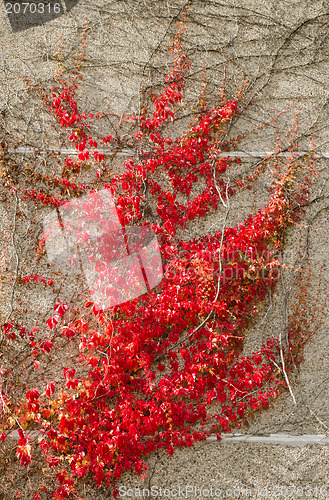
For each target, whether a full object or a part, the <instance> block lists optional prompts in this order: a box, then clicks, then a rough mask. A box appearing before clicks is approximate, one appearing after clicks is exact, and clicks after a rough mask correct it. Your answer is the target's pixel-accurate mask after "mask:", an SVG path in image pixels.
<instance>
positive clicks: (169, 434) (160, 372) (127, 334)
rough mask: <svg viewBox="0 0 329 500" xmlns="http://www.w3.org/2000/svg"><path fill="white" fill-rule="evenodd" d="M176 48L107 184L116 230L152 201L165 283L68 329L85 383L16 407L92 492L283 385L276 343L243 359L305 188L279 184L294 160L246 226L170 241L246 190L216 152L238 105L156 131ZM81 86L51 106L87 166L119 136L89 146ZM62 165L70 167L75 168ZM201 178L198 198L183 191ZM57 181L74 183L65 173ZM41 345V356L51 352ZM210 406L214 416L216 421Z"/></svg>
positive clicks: (22, 454)
mask: <svg viewBox="0 0 329 500" xmlns="http://www.w3.org/2000/svg"><path fill="white" fill-rule="evenodd" d="M172 54H174V56H175V61H174V65H173V69H172V70H171V71H170V73H169V75H168V76H167V78H166V85H165V88H164V91H163V93H162V94H160V95H159V96H157V97H156V98H155V100H154V111H153V114H152V115H147V113H146V111H145V112H143V113H142V114H141V116H133V117H126V118H127V119H130V120H132V121H134V122H135V123H136V124H137V126H138V131H137V133H136V134H135V144H136V145H138V147H139V148H141V155H140V157H139V159H138V160H133V159H129V160H128V161H126V162H125V171H124V173H123V174H121V175H116V176H114V177H113V178H112V180H111V182H110V183H108V184H105V186H104V187H105V188H106V189H108V190H110V192H111V194H112V195H115V196H116V208H117V211H118V214H119V217H120V221H121V223H122V224H123V225H131V224H133V223H134V224H139V225H140V226H143V225H144V226H150V225H151V224H150V223H149V222H145V221H144V220H143V206H144V204H145V203H146V201H147V200H146V195H145V192H146V191H147V193H148V196H149V194H151V195H152V196H154V197H155V200H156V203H157V208H156V211H157V215H158V218H159V219H158V220H159V222H157V223H155V224H153V225H152V228H153V230H154V231H155V232H156V233H157V235H158V238H159V240H160V250H161V256H162V259H163V263H164V272H165V277H164V279H163V281H162V282H161V283H160V285H159V286H158V287H157V289H156V290H153V291H151V292H150V293H148V294H147V295H143V296H142V297H139V298H136V299H134V300H132V301H130V302H126V303H124V304H121V305H118V306H114V307H113V311H112V312H113V318H114V319H113V320H112V321H111V322H108V321H107V320H106V315H105V314H103V313H102V312H99V311H98V312H97V311H96V310H95V309H94V314H95V315H98V319H99V322H100V325H101V328H99V329H95V328H91V327H90V326H89V325H88V323H86V322H84V321H83V320H81V319H79V320H77V321H75V322H69V323H68V324H66V325H65V326H64V328H62V333H63V335H65V336H66V337H67V338H68V339H73V340H72V341H74V342H75V341H76V338H78V344H79V349H80V357H79V363H80V364H81V366H82V367H83V368H84V375H82V376H80V375H78V373H77V371H76V369H75V368H72V367H70V368H65V370H64V380H65V385H66V389H65V390H64V388H63V389H62V390H61V391H59V392H58V394H56V393H55V384H54V382H48V384H47V386H46V388H45V395H46V398H44V397H43V396H41V395H40V394H39V392H42V390H43V388H41V387H40V391H38V389H36V388H35V389H33V390H29V391H28V392H27V393H26V400H25V402H22V405H21V407H20V408H19V409H18V410H17V415H18V418H21V417H23V416H24V415H25V414H26V412H28V413H29V415H30V416H31V415H33V414H34V415H37V414H38V421H39V422H40V421H42V432H43V433H44V438H43V439H42V440H41V442H40V448H41V450H42V453H43V454H44V455H45V456H46V457H47V458H46V459H47V463H48V465H49V467H50V468H53V467H58V466H59V465H60V460H59V456H60V455H69V456H70V468H71V474H72V475H73V476H76V477H78V478H82V477H83V476H85V475H86V474H87V473H88V472H91V473H92V475H93V477H94V480H95V482H96V483H97V484H98V485H101V484H103V483H106V484H108V485H110V486H115V482H116V481H117V480H118V479H119V478H120V476H121V475H122V473H123V472H124V471H125V470H129V469H134V470H135V471H136V472H137V473H138V474H141V473H142V472H143V470H144V469H145V465H144V462H143V456H145V455H148V454H149V453H150V452H153V451H155V450H156V449H159V448H163V447H164V448H166V450H167V451H168V453H169V454H171V453H173V451H174V449H175V448H176V447H178V446H192V445H193V443H195V442H196V441H198V440H203V439H205V437H206V436H207V434H209V433H210V432H216V433H217V434H218V436H219V435H220V432H227V431H229V430H230V429H232V427H233V426H239V425H241V423H243V422H245V421H246V416H247V414H248V412H249V411H251V410H255V409H258V408H267V407H268V405H269V402H270V400H271V399H273V398H274V397H276V395H277V394H278V385H280V384H282V380H281V379H280V380H279V382H278V380H277V379H276V378H275V377H277V374H275V372H276V371H277V369H276V367H275V366H274V364H273V360H275V358H276V357H277V355H278V340H277V339H275V338H271V339H269V340H268V341H267V343H266V344H265V345H263V346H262V347H261V349H260V350H259V351H258V352H255V353H253V354H252V355H250V356H249V357H243V356H241V351H242V348H243V342H244V337H245V331H246V328H247V326H248V322H249V321H250V319H252V318H253V317H255V315H256V314H257V312H258V306H259V304H260V303H261V302H262V301H263V300H264V299H265V297H266V295H267V293H268V292H269V291H270V290H271V289H273V287H274V286H275V284H276V282H277V279H278V267H279V264H280V263H279V261H278V259H277V252H278V251H279V250H280V249H281V248H282V241H283V234H284V231H285V229H286V228H287V226H288V225H289V224H290V223H291V222H293V221H294V217H295V213H296V210H295V209H296V206H297V203H298V202H299V203H300V202H301V200H302V198H301V196H303V197H304V198H303V201H305V199H307V189H304V191H303V192H302V194H300V192H298V191H296V193H295V195H294V197H293V198H292V197H288V194H287V189H286V186H287V185H291V184H294V182H295V177H294V168H295V167H294V163H293V162H291V163H289V162H288V163H287V164H285V165H282V166H281V167H277V168H276V170H275V171H274V173H273V184H272V191H271V196H270V199H269V201H268V203H267V205H266V206H265V207H263V208H262V209H260V210H259V211H258V212H257V213H255V214H254V215H251V216H249V217H248V218H247V220H245V221H244V223H241V224H239V225H238V226H237V227H226V228H224V230H223V232H221V231H217V232H215V234H214V235H208V236H205V237H202V238H199V239H195V240H192V241H189V242H186V241H183V240H180V239H178V238H177V237H175V235H176V233H177V230H178V229H179V228H185V227H186V224H187V222H188V221H191V220H194V219H196V218H200V217H203V216H204V215H205V214H207V213H208V212H209V211H211V210H217V209H218V208H219V207H220V206H224V205H227V204H228V202H229V200H230V199H231V198H232V197H233V196H234V195H235V193H236V190H237V189H242V188H243V187H244V186H246V185H247V184H246V183H245V182H242V181H238V182H236V184H235V185H234V186H228V185H227V182H226V181H225V178H224V174H225V173H227V172H229V169H230V168H231V166H232V164H233V160H232V159H231V158H230V157H229V156H227V157H226V158H222V156H221V155H220V153H221V146H222V143H221V141H220V138H221V137H222V135H221V134H222V129H223V126H224V123H225V122H226V121H228V120H230V119H231V117H232V116H233V115H234V114H235V113H237V111H238V103H237V102H236V101H235V100H233V101H226V102H224V103H222V105H221V106H219V107H215V108H213V109H208V110H204V111H203V112H202V113H201V114H200V116H199V117H198V119H197V122H196V123H193V124H192V125H191V126H190V128H189V129H188V130H187V131H186V132H184V133H183V134H182V135H180V136H179V137H178V138H176V139H171V138H170V137H167V136H165V135H164V133H163V126H164V125H165V124H166V123H167V122H168V121H174V120H175V112H176V111H175V110H176V106H177V105H178V104H180V103H181V102H182V89H183V85H184V79H185V76H186V73H187V71H188V69H189V63H188V61H187V59H186V54H184V51H183V48H182V46H181V41H180V36H179V34H178V35H177V36H176V38H175V40H174V42H173V48H172ZM76 90H77V88H76V86H75V85H73V84H72V85H71V84H70V83H67V84H64V88H63V89H62V90H60V89H59V90H58V89H57V91H56V92H54V93H53V95H52V100H51V102H50V103H48V101H47V100H46V102H47V103H48V106H49V109H50V110H51V111H52V112H53V114H54V116H55V117H56V118H57V119H58V120H59V122H60V124H61V125H62V126H63V127H65V128H68V129H70V135H69V140H70V141H71V142H73V143H75V145H76V148H77V149H78V150H79V151H80V153H79V161H80V165H81V162H84V161H87V160H88V159H89V158H90V156H89V151H90V149H95V148H97V144H98V143H99V142H103V143H111V142H113V141H115V139H114V138H113V136H112V135H109V136H107V137H103V138H102V139H101V140H100V141H96V140H95V139H94V138H92V137H91V136H90V135H89V131H88V133H87V132H86V130H88V125H87V124H86V119H87V118H88V116H87V115H82V114H81V115H80V114H78V112H77V104H76V100H75V93H76ZM87 143H88V144H89V149H87ZM143 148H144V149H145V150H144V149H143ZM150 148H151V152H150V151H146V149H150ZM93 156H94V159H95V160H96V161H97V162H99V161H103V160H104V156H103V155H101V154H100V153H98V152H97V150H95V151H93ZM66 165H67V166H68V168H70V166H72V165H73V161H72V160H68V161H67V162H66ZM158 171H161V172H165V173H166V174H167V176H168V179H169V180H170V183H171V186H172V190H171V191H165V190H164V189H162V187H161V185H160V184H159V183H158V182H157V181H156V180H155V176H156V174H157V172H158ZM258 174H259V172H258ZM256 177H257V175H254V176H253V177H252V176H250V177H249V178H247V182H252V181H254V180H255V178H256ZM200 180H203V183H204V190H203V192H202V193H201V194H199V195H198V196H196V197H191V193H192V190H193V185H194V184H195V183H196V182H197V181H200ZM58 182H62V183H64V184H65V183H66V185H67V186H68V187H71V188H72V189H73V190H74V189H75V185H74V184H72V183H70V182H69V181H68V180H67V179H66V178H65V179H62V181H58ZM178 192H180V193H182V194H184V195H186V197H187V199H188V200H187V202H186V203H185V204H183V203H179V202H178V201H177V193H178ZM24 196H25V197H30V198H34V199H36V200H39V201H41V202H42V203H46V204H47V203H51V204H53V205H55V206H58V205H59V204H60V203H64V202H63V201H62V200H57V201H56V199H54V198H49V197H48V198H47V197H44V196H43V195H42V194H37V192H36V191H35V190H32V191H30V192H26V193H24ZM91 216H92V213H91ZM174 237H175V238H174ZM36 276H37V275H36ZM31 278H32V276H29V277H27V278H24V280H25V281H29V280H30V279H31ZM37 278H38V280H39V277H38V276H37ZM37 278H36V277H34V278H32V279H34V281H36V280H37ZM41 281H42V280H41ZM48 283H49V281H48ZM90 305H92V303H90V304H88V306H90ZM66 310H67V306H66V305H65V304H62V303H58V304H57V305H56V306H55V314H54V316H53V317H52V318H50V319H48V321H47V324H48V326H49V328H50V329H55V328H56V327H57V326H58V324H59V322H60V320H61V319H62V318H63V317H65V311H66ZM43 342H44V343H43V344H42V345H41V344H40V349H41V350H42V351H43V352H49V351H50V349H53V348H54V346H55V344H54V345H53V343H52V342H50V341H48V343H47V342H46V341H43ZM78 371H79V370H78ZM213 402H217V405H216V406H215V407H216V408H217V410H216V411H215V412H214V411H212V415H210V413H209V405H210V404H211V403H213ZM20 433H21V437H20V441H19V446H18V450H17V457H18V458H19V460H20V461H21V463H22V464H23V465H27V464H28V463H29V462H30V461H31V457H30V445H29V444H28V442H27V439H26V438H25V437H24V435H23V432H22V431H20ZM51 453H55V455H52V454H51ZM57 481H58V483H59V486H58V489H57V491H56V492H54V493H53V496H54V498H58V499H62V498H67V497H68V496H69V495H70V492H72V491H73V490H74V483H73V480H72V477H71V476H70V475H69V474H68V473H67V471H61V472H58V474H57ZM116 495H117V490H115V489H114V496H116Z"/></svg>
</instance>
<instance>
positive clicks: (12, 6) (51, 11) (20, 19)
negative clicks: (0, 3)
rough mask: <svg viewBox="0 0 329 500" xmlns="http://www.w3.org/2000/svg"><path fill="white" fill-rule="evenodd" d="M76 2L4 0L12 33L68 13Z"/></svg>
mask: <svg viewBox="0 0 329 500" xmlns="http://www.w3.org/2000/svg"><path fill="white" fill-rule="evenodd" d="M78 2H79V0H64V1H61V0H42V1H40V0H37V1H34V2H33V1H32V2H31V1H26V2H25V1H22V0H19V1H15V0H12V1H9V2H8V1H7V0H4V3H5V8H6V13H7V16H8V19H9V22H10V25H11V28H12V31H13V32H14V33H16V32H18V31H24V30H27V29H29V28H34V27H36V26H41V25H42V24H45V23H47V22H49V21H52V20H53V19H56V18H57V17H60V16H62V15H63V14H65V13H66V12H70V10H71V9H73V7H74V6H75V5H77V3H78Z"/></svg>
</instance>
